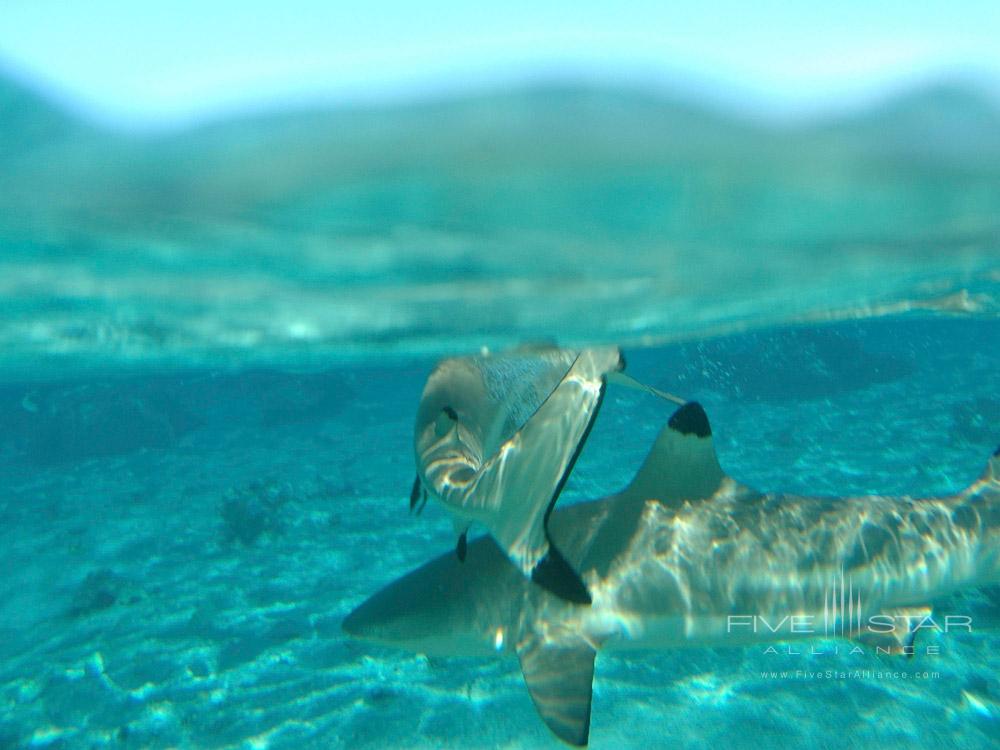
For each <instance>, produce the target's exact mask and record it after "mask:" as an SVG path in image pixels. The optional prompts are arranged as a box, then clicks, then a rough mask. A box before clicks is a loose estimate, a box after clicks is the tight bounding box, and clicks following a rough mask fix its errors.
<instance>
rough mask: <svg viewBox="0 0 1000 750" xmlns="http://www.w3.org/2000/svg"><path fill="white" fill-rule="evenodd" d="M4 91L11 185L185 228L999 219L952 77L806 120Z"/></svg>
mask: <svg viewBox="0 0 1000 750" xmlns="http://www.w3.org/2000/svg"><path fill="white" fill-rule="evenodd" d="M0 101H2V102H3V105H4V106H3V108H2V110H0V133H4V134H6V136H7V137H6V138H4V139H3V140H4V141H5V142H6V143H7V144H8V145H7V147H6V148H7V151H8V154H7V158H8V161H10V159H11V158H15V157H16V158H15V165H16V169H9V170H8V173H9V175H10V183H11V185H10V186H9V189H8V192H7V195H6V196H5V197H4V196H0V203H3V202H4V201H6V202H7V203H8V204H9V205H10V204H12V203H13V204H17V205H27V206H28V208H26V209H25V210H26V211H27V210H29V209H30V210H31V211H39V210H44V211H48V212H49V213H51V212H60V211H69V212H71V213H72V214H73V216H74V219H73V221H75V222H81V221H82V222H84V223H86V222H87V221H93V222H94V223H96V224H99V225H100V226H101V227H114V226H118V225H121V226H124V227H127V226H129V225H131V224H134V223H135V222H140V223H142V224H143V225H144V226H145V225H148V224H149V222H150V221H151V220H155V222H156V223H157V224H158V225H161V226H162V227H164V231H167V232H168V233H169V232H170V231H171V230H169V225H170V224H171V222H174V221H177V220H182V221H183V222H185V223H186V224H190V222H192V221H193V222H203V221H204V220H206V219H209V220H211V221H222V222H226V223H231V222H240V223H245V222H252V223H253V224H254V225H255V226H266V227H271V228H277V229H280V230H282V231H291V230H295V231H308V232H324V233H329V232H334V233H343V232H347V233H351V234H353V233H359V232H360V233H363V234H374V235H379V234H381V233H384V232H390V231H395V228H398V227H400V226H405V227H421V228H424V229H430V230H433V231H448V232H472V233H476V234H480V235H482V234H484V233H486V234H503V233H504V232H507V231H521V232H524V231H527V232H533V233H536V234H537V233H550V232H557V233H558V234H559V235H560V236H565V237H573V236H577V237H580V238H587V239H595V238H599V237H606V238H609V239H611V240H614V241H628V242H631V243H636V242H654V241H658V240H662V239H663V238H667V239H672V240H676V241H682V242H699V243H712V242H717V241H727V242H728V241H730V238H731V237H733V236H734V235H735V236H738V237H741V238H743V239H744V240H745V241H750V240H753V241H761V242H786V241H789V239H791V238H794V237H795V236H797V233H798V232H799V229H798V227H799V225H800V224H802V225H804V224H806V223H808V225H809V227H810V231H815V229H816V227H817V222H819V226H823V223H824V222H827V223H828V224H829V226H828V229H829V231H830V232H832V233H833V234H834V235H836V236H840V235H845V236H846V235H850V236H852V237H855V238H856V239H859V240H865V238H869V237H872V236H878V235H879V234H880V233H881V232H882V231H883V229H882V228H881V225H880V223H879V222H880V221H881V220H882V218H884V217H885V216H893V217H894V219H895V220H897V221H901V222H902V223H903V224H904V225H906V226H910V227H912V231H913V233H914V235H915V236H917V235H921V234H923V235H926V233H927V232H942V233H949V234H950V233H952V232H953V230H954V228H955V227H954V226H952V224H955V225H956V226H957V225H959V224H960V225H961V226H962V227H963V228H964V229H963V231H972V232H978V231H993V230H994V229H995V228H996V226H997V224H998V221H1000V220H998V219H996V218H994V216H1000V195H998V194H997V193H998V190H997V188H996V187H995V185H996V184H997V183H996V182H995V178H996V177H997V176H1000V110H998V107H997V106H996V103H995V102H993V101H991V100H990V99H988V98H987V97H985V96H983V95H982V94H980V93H977V92H976V91H974V90H972V89H970V88H963V87H957V86H944V85H940V86H932V87H928V88H925V89H920V90H916V91H911V92H908V93H907V94H905V95H902V96H899V97H895V98H892V99H890V100H887V101H885V102H882V103H880V104H879V105H877V106H873V107H871V108H869V109H867V110H865V111H862V112H859V113H855V114H853V115H851V116H850V117H840V118H837V119H830V120H828V121H824V122H819V123H809V124H804V125H800V126H796V127H787V126H786V127H778V126H767V125H765V124H762V123H760V122H755V121H752V120H749V119H747V118H740V117H736V116H733V115H732V114H729V113H725V112H722V111H720V110H718V109H713V108H711V107H708V106H705V105H702V104H699V103H697V102H692V101H689V100H685V99H678V98H671V97H669V96H667V95H665V94H662V93H652V92H649V91H645V90H641V89H614V88H609V87H595V86H583V85H581V86H570V85H537V86H531V87H525V88H522V89H515V90H504V91H493V92H485V93H482V94H479V95H466V96H456V97H452V98H441V99H438V100H434V101H426V102H422V103H413V104H400V105H393V106H364V107H362V106H357V107H340V108H332V109H314V110H309V109H305V110H301V111H286V112H276V113H273V114H257V115H253V116H248V117H245V118H236V119H231V120H227V121H220V122H215V123H210V124H206V125H203V126H200V127H197V128H193V129H191V130H185V131H181V132H176V133H170V134H166V135H157V136H147V137H137V136H132V135H128V136H126V135H120V134H114V133H98V132H96V131H95V130H94V129H93V128H90V127H86V126H83V125H80V124H79V123H76V122H75V121H74V120H73V119H72V118H71V117H68V116H67V115H65V114H64V113H62V112H60V111H59V110H58V109H56V108H54V107H53V106H51V105H50V104H49V103H47V102H46V101H44V100H43V99H42V98H40V97H38V96H37V95H35V94H33V93H31V92H30V91H28V90H26V89H25V88H24V87H22V86H18V85H17V84H14V83H12V82H10V81H6V82H0ZM991 181H992V182H991ZM39 195H44V196H46V201H45V203H44V206H43V207H41V208H40V207H39V203H38V200H37V197H38V196H39ZM609 198H613V199H609ZM924 204H927V205H926V206H925V205H924ZM993 208H997V209H998V212H997V213H996V214H994V215H990V213H989V212H990V211H992V210H993ZM970 211H971V212H972V214H970ZM845 216H850V221H845V220H844V217H845ZM956 222H957V223H956Z"/></svg>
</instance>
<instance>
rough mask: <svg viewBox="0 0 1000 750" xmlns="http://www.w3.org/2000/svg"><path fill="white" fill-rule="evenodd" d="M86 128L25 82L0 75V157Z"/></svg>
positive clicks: (68, 135) (22, 151)
mask: <svg viewBox="0 0 1000 750" xmlns="http://www.w3.org/2000/svg"><path fill="white" fill-rule="evenodd" d="M86 129H87V128H86V126H85V125H83V124H82V123H80V122H78V121H77V120H76V119H75V118H73V117H72V116H70V115H68V114H67V113H65V112H63V111H62V110H60V109H59V108H58V107H56V106H55V105H53V104H52V103H51V102H49V101H48V100H46V99H45V98H44V97H43V96H41V95H40V94H38V93H36V92H34V91H32V90H31V89H30V88H29V87H28V86H26V85H25V84H22V83H20V82H17V81H15V80H14V79H12V78H4V77H2V76H0V160H3V159H5V158H10V157H12V156H14V155H16V154H19V153H24V152H25V151H29V150H32V149H36V148H39V147H45V146H49V145H51V144H52V143H53V142H58V141H63V140H65V139H67V138H70V137H73V136H75V135H79V134H80V133H81V132H82V131H84V130H86Z"/></svg>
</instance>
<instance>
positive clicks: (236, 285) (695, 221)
mask: <svg viewBox="0 0 1000 750" xmlns="http://www.w3.org/2000/svg"><path fill="white" fill-rule="evenodd" d="M998 125H1000V115H998V113H997V110H996V108H994V107H992V105H991V104H990V103H988V102H985V101H983V100H980V99H978V98H977V97H975V96H974V95H972V94H969V93H967V92H961V91H955V90H951V89H936V90H932V91H927V92H918V93H916V94H914V95H912V96H910V97H908V98H905V99H902V100H899V101H896V102H891V103H887V104H885V105H884V106H882V107H879V108H877V109H874V110H872V111H868V112H863V113H859V114H858V115H857V116H855V117H852V118H848V119H845V120H843V121H838V122H823V123H814V124H807V125H802V126H798V127H796V128H790V127H787V128H776V127H767V126H764V125H761V124H759V123H753V122H745V121H739V120H735V119H732V118H729V117H726V116H724V115H721V114H718V113H714V112H711V111H706V110H702V109H700V108H698V107H696V106H694V105H690V104H686V103H683V102H674V101H670V100H667V99H662V98H658V97H651V96H648V95H644V94H641V93H636V92H618V91H606V90H587V89H573V88H569V89H552V90H548V89H546V90H530V91H524V92H515V93H503V92H501V93H496V94H490V95H484V96H482V97H470V98H467V99H462V100H455V101H447V102H440V103H430V104H424V105H413V106H409V107H403V108H400V109H398V110H384V111H378V110H356V111H341V112H303V113H286V114H284V115H280V116H267V117H265V116H261V117H258V118H256V119H254V120H245V121H239V122H232V123H218V124H215V125H212V126H208V127H204V128H202V129H199V130H197V131H193V132H185V133H177V134H163V135H156V136H142V137H140V136H137V135H128V134H113V133H107V132H103V131H99V130H96V129H94V128H92V127H90V126H88V125H86V124H84V123H80V122H77V121H76V120H74V119H73V118H72V117H70V116H68V115H65V114H63V113H61V112H60V111H59V110H57V109H56V108H53V107H52V106H51V105H49V104H48V103H46V102H44V101H43V100H41V99H39V98H37V97H35V96H34V95H33V94H31V93H30V92H29V91H27V90H26V89H24V88H23V87H19V86H17V85H15V84H13V83H11V84H3V85H0V129H3V132H4V133H5V135H6V137H5V138H4V139H2V141H0V144H2V145H0V167H2V168H3V172H2V174H3V180H4V183H3V190H2V192H0V246H2V247H3V253H2V255H0V426H2V429H0V487H2V488H3V492H2V493H0V535H2V543H0V562H2V568H0V569H2V570H3V571H4V575H3V576H2V577H0V635H2V637H0V748H7V747H10V748H22V747H43V748H98V747H121V748H172V747H182V748H313V747H315V748H320V747H322V748H329V747H349V748H355V747H357V748H367V747H371V748H382V747H411V748H438V747H456V748H457V747H462V748H469V747H505V748H535V747H557V746H559V743H558V741H557V740H555V739H553V738H552V737H551V735H550V734H549V733H548V730H547V729H546V728H545V726H544V724H542V722H541V721H540V720H539V719H538V717H537V716H536V715H535V712H534V709H533V707H532V704H531V701H530V699H529V698H528V695H527V692H526V691H525V689H524V686H523V683H522V680H521V675H520V671H519V669H518V666H517V663H516V662H515V661H503V660H495V661H481V660H471V659H457V658H455V659H447V658H433V659H428V658H426V657H423V656H420V655H414V654H410V653H406V652H402V651H394V650H389V649H382V648H378V647H374V646H368V645H365V644H362V643H355V642H350V641H348V640H347V639H346V638H345V637H344V636H343V634H342V633H341V630H340V622H341V620H342V619H343V617H344V616H345V615H346V614H347V613H348V612H349V611H350V610H351V609H352V608H354V607H355V606H357V605H358V604H359V603H360V602H361V601H363V600H364V599H365V598H366V597H368V596H369V595H370V594H371V593H373V592H374V591H375V590H377V589H378V588H379V587H381V586H383V585H384V584H386V583H388V582H390V581H392V580H394V579H396V578H397V577H399V576H401V575H403V574H404V573H406V572H407V571H409V570H410V569H412V568H414V567H416V566H417V565H420V564H422V563H423V562H425V561H426V560H428V559H429V558H431V557H432V556H435V555H437V554H440V553H442V552H445V551H447V550H449V549H451V548H452V546H453V544H454V539H453V532H452V529H451V524H450V522H449V520H448V519H447V518H446V516H445V514H444V511H442V510H441V509H440V508H438V507H436V506H433V505H431V506H428V508H427V510H426V511H425V512H424V513H423V515H421V516H419V517H414V516H411V515H410V514H409V513H408V512H407V497H408V494H409V488H410V484H411V482H412V478H413V473H414V464H413V455H412V420H413V416H414V413H415V410H416V405H417V401H418V399H419V394H420V391H421V388H422V386H423V382H424V379H425V378H426V376H427V374H428V372H429V371H430V368H431V367H432V366H433V364H434V362H435V360H436V359H437V358H438V357H439V356H441V355H444V354H448V353H456V352H467V351H476V350H478V348H479V347H480V346H483V345H487V346H491V347H500V346H504V345H508V344H515V343H522V342H526V341H528V342H530V341H539V340H549V339H552V338H555V339H557V340H558V341H559V342H560V343H564V344H567V345H580V344H585V343H597V342H615V343H620V344H622V345H623V346H624V347H625V351H626V354H627V356H628V361H629V372H630V373H631V374H633V375H634V376H635V377H637V378H639V379H640V380H642V381H644V382H646V383H649V384H651V385H654V386H657V387H659V388H662V389H665V390H668V391H671V392H674V393H679V394H682V395H683V396H685V397H687V398H691V399H697V400H699V401H700V402H701V403H702V404H704V406H705V408H706V410H707V411H708V413H709V415H710V417H711V419H712V423H713V429H714V434H715V439H716V445H717V448H718V451H719V454H720V460H721V463H722V465H723V466H724V467H725V468H726V469H727V471H729V472H730V473H731V474H733V475H734V476H736V477H738V478H739V479H741V480H742V481H744V482H746V483H748V484H751V485H753V486H755V487H757V488H759V489H762V490H784V491H789V492H800V493H808V494H821V495H845V494H859V493H876V492H877V493H884V494H889V493H892V494H900V493H910V494H914V495H933V494H943V493H948V492H952V491H955V490H957V489H959V488H960V487H963V486H965V485H966V484H968V483H969V482H970V481H971V480H972V479H974V478H975V477H976V476H977V475H978V474H979V472H980V471H981V469H982V467H983V465H984V463H985V460H986V457H987V456H988V455H989V454H990V452H991V451H992V450H993V449H994V448H995V447H996V445H997V444H998V443H1000V394H998V387H997V386H998V384H1000V378H998V371H1000V354H998V351H1000V347H998V343H1000V322H998V320H997V314H998V303H997V300H998V294H1000V220H998V217H1000V127H998ZM668 416H669V410H668V409H667V407H666V406H665V405H663V404H659V403H655V402H654V403H651V402H650V401H649V400H648V397H647V396H644V395H642V394H638V393H635V392H633V391H620V392H619V391H614V390H612V391H611V392H610V395H609V397H608V399H607V402H606V404H605V406H604V408H603V410H602V412H601V415H600V417H599V419H598V421H597V424H596V426H595V429H594V433H593V435H592V436H591V438H590V440H589V442H588V445H587V447H586V449H585V451H584V453H583V454H582V456H581V458H580V461H579V463H578V464H577V467H576V469H575V471H574V473H573V475H572V477H571V479H570V482H569V484H568V485H567V487H566V491H565V493H564V495H563V497H562V498H561V500H560V502H561V503H569V502H573V501H577V500H581V499H589V498H593V497H599V496H602V495H605V494H607V493H610V492H613V491H615V490H616V489H618V488H620V487H621V486H622V485H623V484H625V483H626V482H627V481H628V480H629V479H630V478H631V476H632V474H633V473H634V471H635V469H636V468H637V467H638V465H639V463H640V462H641V460H642V457H643V456H644V454H645V451H646V450H647V449H648V447H649V445H650V443H651V442H652V440H653V439H654V437H655V435H656V433H657V432H658V430H659V429H660V427H662V425H663V423H664V422H665V420H666V418H667V417H668ZM940 605H941V606H942V607H945V608H947V607H949V606H950V607H963V608H970V607H971V608H974V609H975V610H976V612H977V613H981V614H982V621H983V622H990V618H991V617H992V618H994V620H996V615H997V614H998V612H997V610H998V609H1000V596H998V593H997V590H996V588H989V587H987V588H982V589H975V590H971V591H968V592H963V594H962V595H961V596H960V597H957V598H955V599H952V600H951V601H946V602H941V603H940ZM819 645H822V646H830V645H832V644H831V643H830V642H823V643H822V644H819ZM939 645H940V649H941V653H940V654H937V655H926V656H923V657H917V658H916V659H915V660H913V661H905V662H902V663H900V662H898V661H896V662H892V661H890V662H886V661H884V660H883V659H882V658H880V657H876V656H874V655H871V654H869V655H847V654H840V655H836V656H833V655H826V656H810V655H808V654H807V655H799V656H795V655H784V656H782V657H780V659H782V661H781V662H780V663H781V665H782V667H784V668H785V669H790V670H802V671H805V672H808V671H811V670H814V669H816V668H817V667H820V668H824V669H825V668H828V667H830V665H831V664H833V665H836V668H840V667H843V668H845V669H852V670H854V669H856V670H862V671H866V672H872V671H878V670H879V669H881V668H886V665H887V664H888V665H890V666H891V668H892V669H893V670H909V671H910V672H912V673H913V674H914V676H913V677H912V679H911V678H904V677H898V676H897V677H892V678H878V677H874V676H863V677H861V678H857V679H832V680H815V679H809V678H807V677H802V678H795V677H793V678H787V679H776V678H770V677H768V676H767V675H766V674H765V673H767V672H769V671H771V670H774V669H775V661H774V659H773V658H772V655H768V654H765V653H763V649H762V648H755V647H749V648H744V649H739V648H734V649H724V650H723V649H697V648H695V649H688V650H683V651H673V652H657V653H649V654H633V655H629V656H611V655H602V656H600V657H599V658H598V662H597V672H596V678H595V683H594V691H595V692H594V696H595V698H594V707H593V718H592V731H591V745H592V746H593V747H595V748H604V747H661V746H663V747H666V746H673V747H685V748H702V747H734V748H741V747H754V748H760V747H782V748H789V747H791V748H810V749H815V748H823V747H837V748H843V747H872V746H886V745H889V744H891V745H893V746H895V747H914V748H915V747H927V746H929V745H936V746H945V747H959V748H991V747H994V746H996V743H997V741H998V738H1000V682H998V679H997V674H998V668H1000V657H998V656H997V655H996V653H995V652H996V651H997V647H998V646H1000V638H998V637H997V636H996V635H994V634H992V632H990V631H989V630H988V629H987V630H984V632H982V633H978V632H977V633H974V634H972V635H948V636H941V637H939ZM918 671H927V672H930V673H931V674H932V675H935V676H933V677H928V678H926V679H921V678H918V677H916V676H915V675H916V673H917V672H918Z"/></svg>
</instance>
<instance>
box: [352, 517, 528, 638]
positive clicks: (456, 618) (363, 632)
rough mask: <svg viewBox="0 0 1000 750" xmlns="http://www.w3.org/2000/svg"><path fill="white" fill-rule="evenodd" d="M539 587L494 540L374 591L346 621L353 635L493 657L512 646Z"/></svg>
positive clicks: (474, 544) (480, 542) (442, 558)
mask: <svg viewBox="0 0 1000 750" xmlns="http://www.w3.org/2000/svg"><path fill="white" fill-rule="evenodd" d="M531 585H532V584H531V583H530V581H528V580H526V579H525V578H524V577H523V576H522V575H521V573H520V571H519V570H517V568H515V567H514V566H513V564H511V562H510V561H509V560H508V559H507V557H506V555H504V554H503V553H502V552H501V551H500V549H499V548H498V547H497V546H496V543H495V542H493V541H492V540H491V539H489V538H487V537H483V538H480V539H477V540H475V541H473V542H470V543H469V546H468V551H467V554H466V559H465V562H460V561H459V560H458V558H457V556H456V555H455V553H454V552H449V553H447V554H445V555H441V556H440V557H438V558H436V559H434V560H432V561H431V562H429V563H427V564H426V565H424V566H422V567H420V568H418V569H417V570H415V571H413V572H412V573H410V574H408V575H406V576H404V577H402V578H400V579H399V580H397V581H394V582H393V583H390V584H389V585H388V586H386V587H385V588H383V589H382V590H381V591H379V592H377V593H376V594H374V595H373V596H371V597H370V598H369V599H368V600H367V601H365V602H363V603H362V604H361V605H360V606H359V607H358V608H357V609H355V610H354V611H353V612H351V614H349V615H348V616H347V618H346V619H345V620H344V622H343V629H344V632H345V633H347V634H348V635H350V636H353V637H354V638H358V639H361V640H366V641H371V642H373V643H379V644H382V645H388V646H395V647H398V648H405V649H407V650H411V651H416V652H418V653H424V654H428V655H431V656H438V655H440V656H458V655H463V656H477V655H478V656H486V655H489V654H490V653H495V652H496V651H502V650H506V649H508V648H510V647H511V646H512V644H513V642H514V637H513V634H512V633H510V629H511V627H512V626H513V627H516V623H517V613H518V612H519V611H520V610H521V605H522V602H523V599H524V596H525V595H526V593H527V591H528V588H529V587H530V586H531Z"/></svg>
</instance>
